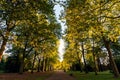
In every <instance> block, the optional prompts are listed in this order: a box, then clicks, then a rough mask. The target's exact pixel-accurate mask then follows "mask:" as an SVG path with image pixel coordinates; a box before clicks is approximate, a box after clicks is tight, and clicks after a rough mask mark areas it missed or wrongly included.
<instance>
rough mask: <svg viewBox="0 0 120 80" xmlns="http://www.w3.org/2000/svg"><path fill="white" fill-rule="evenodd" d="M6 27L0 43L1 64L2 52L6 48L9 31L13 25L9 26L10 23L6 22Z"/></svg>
mask: <svg viewBox="0 0 120 80" xmlns="http://www.w3.org/2000/svg"><path fill="white" fill-rule="evenodd" d="M6 25H7V28H6V33H5V35H2V38H3V42H2V44H1V48H0V62H1V60H2V55H3V52H4V51H5V46H6V44H7V41H8V37H9V34H10V31H11V30H12V29H14V27H15V23H14V24H12V26H11V25H10V22H9V21H7V20H6Z"/></svg>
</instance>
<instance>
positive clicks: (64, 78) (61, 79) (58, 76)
mask: <svg viewBox="0 0 120 80" xmlns="http://www.w3.org/2000/svg"><path fill="white" fill-rule="evenodd" d="M46 80H75V78H74V77H72V76H69V75H68V74H66V73H65V72H63V71H56V72H55V73H54V74H53V75H52V76H51V77H49V78H47V79H46Z"/></svg>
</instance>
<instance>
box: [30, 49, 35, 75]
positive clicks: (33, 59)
mask: <svg viewBox="0 0 120 80" xmlns="http://www.w3.org/2000/svg"><path fill="white" fill-rule="evenodd" d="M35 58H36V51H35V55H34V59H33V63H32V70H31V73H33V70H34V64H35Z"/></svg>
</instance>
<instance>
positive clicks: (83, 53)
mask: <svg viewBox="0 0 120 80" xmlns="http://www.w3.org/2000/svg"><path fill="white" fill-rule="evenodd" d="M81 48H82V55H83V61H84V68H85V73H88V69H87V64H86V60H85V52H84V43H83V42H82V45H81Z"/></svg>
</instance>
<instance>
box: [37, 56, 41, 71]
mask: <svg viewBox="0 0 120 80" xmlns="http://www.w3.org/2000/svg"><path fill="white" fill-rule="evenodd" d="M40 62H41V59H40V58H39V60H38V69H37V72H40V66H41V65H40Z"/></svg>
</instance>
